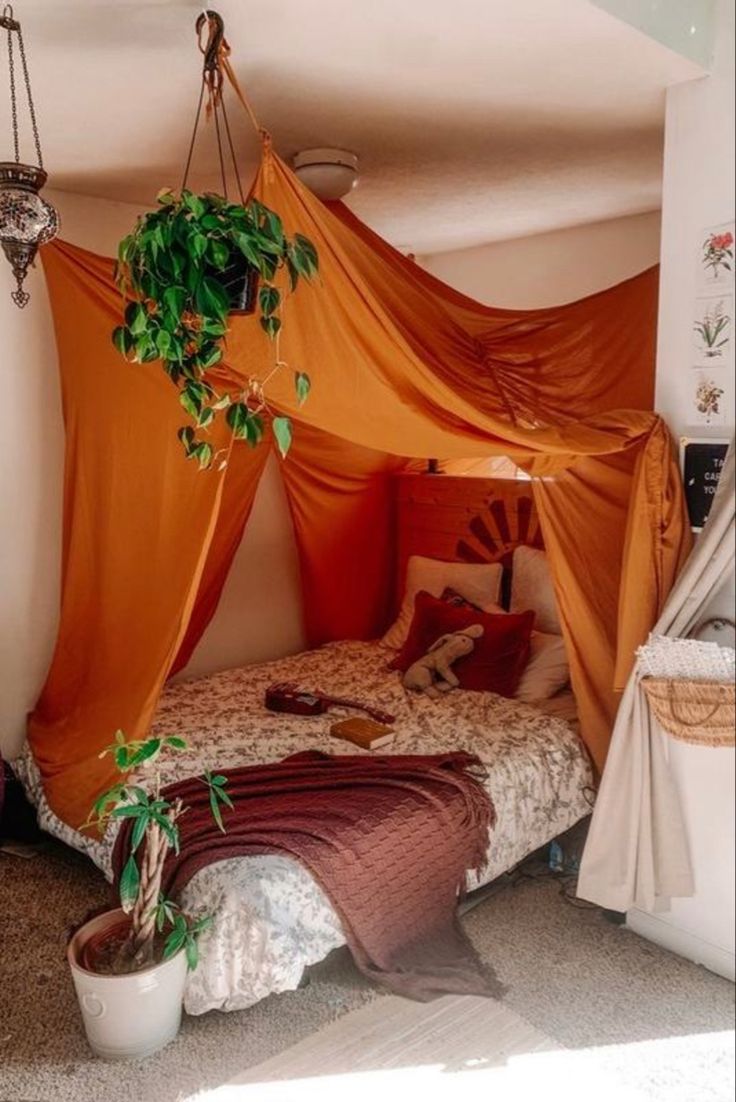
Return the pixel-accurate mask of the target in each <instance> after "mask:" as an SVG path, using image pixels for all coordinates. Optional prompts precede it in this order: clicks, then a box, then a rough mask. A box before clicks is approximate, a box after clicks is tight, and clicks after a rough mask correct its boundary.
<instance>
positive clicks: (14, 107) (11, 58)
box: [0, 4, 43, 168]
mask: <svg viewBox="0 0 736 1102" xmlns="http://www.w3.org/2000/svg"><path fill="white" fill-rule="evenodd" d="M0 26H3V27H5V28H6V29H7V32H8V72H9V74H10V113H11V122H12V127H13V149H14V152H15V163H16V164H20V134H19V128H18V102H17V92H16V82H15V52H14V49H13V32H15V33H16V34H17V35H18V52H19V54H20V63H21V68H22V70H23V82H24V84H25V86H26V98H27V99H28V114H29V115H30V119H31V127H32V129H33V142H34V145H35V147H36V156H37V158H38V167H39V168H43V155H42V153H41V141H40V139H39V136H38V123H37V121H36V109H35V107H34V104H33V96H32V95H31V79H30V77H29V75H28V62H27V60H26V50H25V45H24V43H23V31H22V30H21V26H20V23H19V22H18V21H17V20H15V19H14V18H13V9H12V7H11V6H10V4H7V5H6V7H5V8H4V9H3V13H2V17H0Z"/></svg>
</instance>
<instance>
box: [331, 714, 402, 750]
mask: <svg viewBox="0 0 736 1102" xmlns="http://www.w3.org/2000/svg"><path fill="white" fill-rule="evenodd" d="M330 734H331V735H334V736H335V738H341V739H345V740H346V741H347V742H352V743H354V744H355V745H356V746H360V747H361V749H363V750H377V749H378V747H379V746H390V745H391V743H392V742H393V741H394V738H395V735H394V732H393V730H392V728H391V727H387V726H386V725H385V724H384V723H376V721H375V720H374V719H363V718H362V717H360V716H352V717H351V718H350V719H340V720H338V721H337V723H333V724H332V726H331V727H330Z"/></svg>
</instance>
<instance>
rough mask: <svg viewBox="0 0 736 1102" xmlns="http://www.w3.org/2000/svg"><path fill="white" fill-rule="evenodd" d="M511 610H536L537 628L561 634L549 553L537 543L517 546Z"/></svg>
mask: <svg viewBox="0 0 736 1102" xmlns="http://www.w3.org/2000/svg"><path fill="white" fill-rule="evenodd" d="M511 570H512V573H511V605H510V611H511V612H526V611H527V609H532V611H533V612H535V613H536V619H535V621H534V628H535V630H536V631H541V632H547V633H548V634H550V635H562V627H561V626H560V618H559V615H558V613H557V601H556V600H555V590H554V586H553V584H552V575H551V574H550V570H549V564H548V562H547V556H546V555H545V553H544V551H540V550H539V549H538V548H536V547H525V546H522V547H517V548H516V550H515V551H514V556H513V563H512V567H511Z"/></svg>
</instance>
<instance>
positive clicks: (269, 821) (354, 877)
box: [113, 751, 500, 1000]
mask: <svg viewBox="0 0 736 1102" xmlns="http://www.w3.org/2000/svg"><path fill="white" fill-rule="evenodd" d="M482 774H483V766H482V764H481V762H480V761H479V759H478V758H476V757H473V756H472V755H470V754H465V753H455V754H443V755H436V756H424V757H419V756H409V755H406V756H389V755H377V754H370V755H368V754H361V755H344V756H343V755H336V756H335V757H332V756H330V755H328V754H322V753H319V752H317V751H307V752H305V753H301V754H295V755H293V756H291V757H288V758H286V759H284V760H283V761H281V762H275V763H272V764H268V765H256V766H246V767H243V768H239V769H234V770H230V771H229V772H228V785H227V791H228V793H229V794H230V796H231V798H232V800H233V803H234V805H235V806H234V809H232V810H229V809H228V808H224V809H223V818H224V825H225V829H226V833H225V834H223V833H222V832H221V831H219V830H218V829H217V827H216V825H215V823H214V822H213V820H212V816H211V814H210V809H209V801H208V790H207V788H206V786H205V785H204V784H203V783H202V781H201V780H199V779H196V778H192V779H190V780H186V781H182V782H181V783H179V784H175V785H171V786H169V787H168V788H167V789H166V790H165V793H164V795H165V797H166V799H168V800H172V799H174V798H176V797H179V798H180V799H181V800H182V801H183V803H184V804H185V805H186V807H187V808H188V809H189V810H187V812H186V814H184V815H183V816H182V817H181V819H180V820H179V826H180V830H181V850H180V852H179V853H178V854H175V853H173V852H170V854H169V857H168V859H167V862H166V865H165V868H164V884H163V889H164V892H165V893H166V895H168V896H175V895H176V893H177V892H178V891H180V890H181V889H182V888H183V887H184V885H185V884H186V883H187V882H188V881H189V880H190V879H191V877H192V876H194V874H195V873H196V872H197V871H198V870H199V869H201V868H202V867H203V866H205V865H209V864H211V863H212V862H214V861H222V860H225V859H226V858H229V857H239V856H244V855H248V854H257V853H280V854H284V855H286V856H288V857H292V858H295V859H296V860H297V861H301V862H302V864H303V865H305V866H306V867H307V868H308V869H309V871H310V872H311V874H312V875H313V876H314V878H315V880H317V881H318V883H319V884H321V886H322V888H323V889H324V891H325V893H326V894H327V896H328V897H329V899H330V901H331V902H332V905H333V906H334V908H335V910H336V911H337V913H338V914H339V916H340V918H341V921H342V926H343V930H344V932H345V938H346V941H347V943H348V945H349V947H350V949H351V951H352V954H353V957H354V959H355V962H356V964H357V965H358V967H359V968H360V969H361V971H362V972H364V973H365V974H366V975H367V976H369V977H370V978H371V979H372V980H374V981H376V982H378V983H381V984H382V985H384V986H385V987H387V988H389V989H390V990H392V991H394V992H396V993H397V994H400V995H406V996H408V997H410V998H414V999H420V1000H428V999H431V998H434V997H435V996H438V995H442V994H446V993H458V994H474V995H479V994H485V995H488V994H498V993H499V990H500V989H499V987H498V985H497V984H496V982H495V980H494V978H493V976H492V975H491V974H490V973H489V971H488V970H487V969H486V967H485V966H484V965H482V964H481V962H480V961H479V959H478V957H477V955H476V953H475V950H474V949H473V947H472V945H471V944H470V942H469V941H468V939H467V937H466V936H465V934H464V932H463V930H462V929H461V927H460V924H459V922H458V918H457V902H458V896H459V894H461V893H462V891H463V888H464V883H465V874H466V872H467V870H468V869H474V868H478V867H480V865H481V864H482V862H483V860H484V857H485V853H486V849H487V845H488V831H489V828H490V827H491V826H492V825H493V823H494V818H495V816H494V811H493V807H492V804H491V801H490V799H489V797H488V794H487V793H486V792H485V790H484V789H483V787H482V785H481V783H480V780H479V777H480V776H482ZM130 829H131V820H129V819H128V820H123V826H122V827H121V829H120V832H119V834H118V837H117V841H116V844H115V851H114V855H113V862H114V867H115V871H116V875H119V874H120V871H121V869H122V866H123V864H124V858H125V855H126V853H127V849H128V847H127V842H128V838H129V837H130Z"/></svg>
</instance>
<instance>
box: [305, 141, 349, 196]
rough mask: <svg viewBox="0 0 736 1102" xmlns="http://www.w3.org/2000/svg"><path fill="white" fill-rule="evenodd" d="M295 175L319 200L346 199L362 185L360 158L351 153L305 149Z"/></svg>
mask: <svg viewBox="0 0 736 1102" xmlns="http://www.w3.org/2000/svg"><path fill="white" fill-rule="evenodd" d="M294 171H295V172H296V174H297V176H298V177H299V179H300V180H301V182H302V183H303V184H306V186H307V187H308V188H309V190H310V191H312V192H314V194H315V195H316V196H317V197H318V198H319V199H342V198H343V196H344V195H347V194H348V192H350V191H352V190H353V188H354V187H355V185H356V184H357V182H358V158H357V156H356V155H355V153H350V152H349V151H348V150H347V149H305V150H303V151H302V152H301V153H297V154H296V156H295V157H294Z"/></svg>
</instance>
